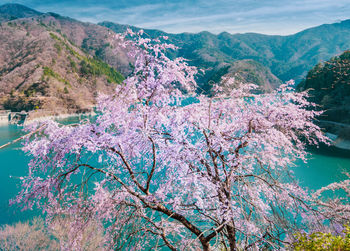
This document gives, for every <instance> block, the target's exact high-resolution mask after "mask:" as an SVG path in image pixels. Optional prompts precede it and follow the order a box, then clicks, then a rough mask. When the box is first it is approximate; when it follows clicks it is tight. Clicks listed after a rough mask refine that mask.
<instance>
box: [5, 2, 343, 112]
mask: <svg viewBox="0 0 350 251" xmlns="http://www.w3.org/2000/svg"><path fill="white" fill-rule="evenodd" d="M127 28H131V29H133V30H135V31H136V30H139V29H140V28H137V27H133V26H130V25H121V24H115V23H111V22H102V23H99V24H98V25H96V24H91V23H85V22H80V21H77V20H74V19H72V18H69V17H63V16H60V15H58V14H55V13H41V12H38V11H35V10H32V9H30V8H27V7H25V6H23V5H19V4H6V5H2V6H0V34H1V35H0V52H1V53H0V106H1V105H3V106H4V105H5V106H6V107H7V108H10V109H12V108H13V109H17V110H18V109H27V108H28V109H29V108H30V109H31V108H33V107H37V106H38V105H37V104H42V103H40V102H39V103H38V102H37V101H38V100H43V97H44V99H46V100H50V99H51V101H52V100H56V101H57V100H60V99H63V100H65V101H64V102H63V103H62V102H61V103H60V102H58V101H57V102H58V103H60V105H58V106H57V107H60V108H62V109H63V110H66V111H67V110H69V109H73V108H74V107H75V108H77V109H81V110H84V109H86V108H87V107H89V106H91V105H93V103H94V95H96V93H97V91H102V90H103V89H104V88H105V89H106V90H107V91H109V90H111V88H112V85H111V84H110V83H109V82H111V81H110V80H111V76H112V75H113V76H114V77H116V76H117V79H119V80H118V81H120V79H121V78H122V76H121V75H120V76H119V75H118V74H119V73H118V72H120V73H122V74H123V75H124V76H127V75H128V74H129V73H130V72H131V69H132V67H131V65H132V63H133V62H132V60H131V59H130V58H129V57H128V56H127V51H125V49H124V48H121V47H120V46H119V45H118V43H117V42H116V41H115V39H114V35H115V32H117V33H121V32H124V31H125V30H126V29H127ZM145 33H146V34H147V35H148V36H150V37H158V36H168V40H169V42H170V43H173V44H175V45H177V46H178V47H179V50H177V51H175V52H169V56H170V57H175V56H180V57H184V58H186V59H188V60H189V63H190V64H191V65H194V66H197V67H199V68H202V69H205V74H203V75H200V76H199V78H198V79H199V83H200V84H201V86H200V89H202V90H204V91H208V90H210V88H211V83H212V82H213V81H214V82H218V81H219V80H220V78H221V77H222V76H224V75H231V76H235V77H236V78H237V79H238V80H240V81H243V82H253V83H255V84H258V85H259V86H260V87H261V90H263V91H270V90H272V89H274V88H276V87H277V86H278V85H279V84H280V83H281V82H282V81H286V80H289V79H295V80H296V81H297V82H300V81H301V80H302V79H303V78H304V77H305V76H306V74H307V72H308V71H309V70H310V69H311V68H312V67H313V66H314V65H315V64H317V63H319V62H322V61H324V60H328V59H329V58H331V57H332V56H335V55H338V54H340V53H341V52H343V51H345V50H347V49H349V48H350V20H346V21H342V22H340V23H335V24H327V25H321V26H318V27H314V28H311V29H307V30H304V31H302V32H299V33H296V34H294V35H290V36H270V35H263V34H255V33H246V34H229V33H227V32H223V33H220V34H218V35H214V34H211V33H209V32H206V31H204V32H200V33H181V34H169V33H166V32H163V31H159V30H151V29H145ZM43 55H45V56H44V58H43ZM83 59H84V60H83ZM83 61H85V63H84V62H83ZM34 62H36V64H35V63H34ZM103 64H104V65H103ZM38 65H39V66H38ZM102 65H103V66H102ZM37 66H38V67H37ZM110 66H111V67H113V70H114V71H115V72H113V71H112V68H109V67H110ZM96 67H97V68H99V67H102V68H103V70H101V69H99V70H97V68H96ZM48 68H49V69H48ZM108 69H109V70H108ZM106 73H108V74H109V75H108V74H107V75H106ZM111 74H112V75H111ZM44 75H45V76H44ZM23 76H25V77H23ZM114 77H112V79H113V78H114ZM65 80H67V82H69V83H70V85H71V86H72V88H71V89H69V88H68V87H69V86H64V85H62V83H63V84H64V83H65ZM118 81H116V82H118ZM36 83H40V84H39V85H33V84H36ZM54 83H56V84H54ZM96 83H97V85H96ZM98 83H99V84H98ZM33 90H34V91H33ZM42 90H51V91H48V92H45V93H43V91H42ZM52 90H56V91H52ZM57 90H59V91H58V92H57ZM80 90H84V91H82V93H84V92H85V94H84V95H85V97H88V98H87V100H88V101H87V102H83V99H84V98H83V97H84V95H82V94H81V93H80V94H79V92H80ZM89 93H90V94H89ZM91 93H92V94H91ZM40 95H41V96H42V97H41V96H40ZM48 97H49V99H47V98H48ZM9 98H10V99H9ZM18 98H19V99H18ZM36 98H37V99H36ZM33 99H34V100H36V102H34V103H28V102H29V101H32V100H33ZM79 100H80V101H79ZM51 101H50V102H51ZM57 102H56V103H55V102H53V103H52V102H51V103H52V104H51V105H47V104H46V106H47V107H51V108H52V107H55V106H56V104H57ZM34 104H35V105H34ZM39 107H40V106H39ZM44 108H45V107H44ZM75 108H74V109H75ZM49 109H50V108H49Z"/></svg>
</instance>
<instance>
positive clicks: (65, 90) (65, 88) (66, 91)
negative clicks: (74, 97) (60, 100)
mask: <svg viewBox="0 0 350 251" xmlns="http://www.w3.org/2000/svg"><path fill="white" fill-rule="evenodd" d="M63 92H64V93H65V94H68V93H69V91H68V88H67V86H65V87H64V89H63Z"/></svg>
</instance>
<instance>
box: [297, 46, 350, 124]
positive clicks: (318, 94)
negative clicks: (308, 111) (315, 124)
mask: <svg viewBox="0 0 350 251" xmlns="http://www.w3.org/2000/svg"><path fill="white" fill-rule="evenodd" d="M349 83H350V51H345V52H344V53H343V54H341V55H340V56H339V57H333V58H331V59H330V60H329V61H326V62H324V63H319V64H317V65H316V66H315V67H314V68H313V69H312V70H310V71H309V73H308V74H307V77H306V79H305V80H304V81H303V82H301V83H300V85H299V88H300V89H302V90H306V89H311V90H312V91H311V92H310V93H311V96H312V97H311V101H312V102H315V103H317V104H319V105H321V109H322V110H325V113H324V115H323V117H322V119H323V120H330V121H335V122H340V123H345V124H350V99H349V97H350V84H349Z"/></svg>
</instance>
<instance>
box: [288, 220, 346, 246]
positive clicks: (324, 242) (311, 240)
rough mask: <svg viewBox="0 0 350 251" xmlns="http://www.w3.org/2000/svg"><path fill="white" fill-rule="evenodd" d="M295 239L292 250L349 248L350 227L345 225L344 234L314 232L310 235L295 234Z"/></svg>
mask: <svg viewBox="0 0 350 251" xmlns="http://www.w3.org/2000/svg"><path fill="white" fill-rule="evenodd" d="M296 237H297V241H296V242H295V243H294V244H293V245H292V248H293V249H294V250H298V251H299V250H319V251H323V250H325V251H326V250H334V251H335V250H339V251H340V250H341V251H347V250H350V227H349V226H345V230H344V236H340V235H332V234H330V233H321V232H316V233H312V234H310V235H307V234H305V233H304V234H301V233H299V234H297V236H296Z"/></svg>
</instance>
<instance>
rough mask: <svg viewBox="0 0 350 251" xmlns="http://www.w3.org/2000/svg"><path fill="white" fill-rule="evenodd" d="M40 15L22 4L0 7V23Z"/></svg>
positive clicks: (9, 4)
mask: <svg viewBox="0 0 350 251" xmlns="http://www.w3.org/2000/svg"><path fill="white" fill-rule="evenodd" d="M41 14H42V13H41V12H39V11H36V10H33V9H31V8H28V7H26V6H24V5H22V4H17V3H8V4H4V5H1V6H0V22H6V21H10V20H14V19H18V18H26V17H33V16H38V15H41Z"/></svg>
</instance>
